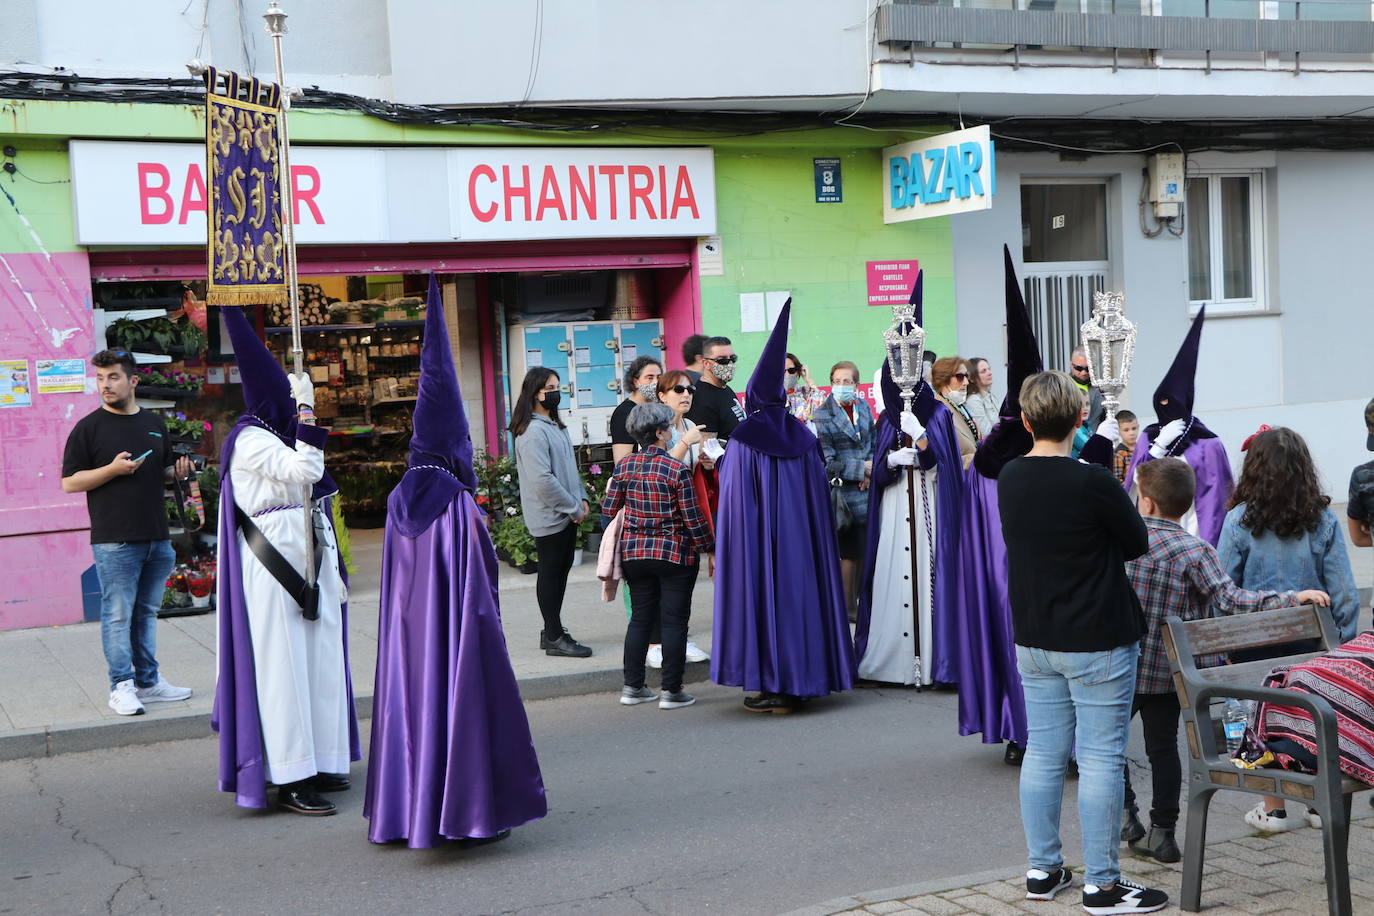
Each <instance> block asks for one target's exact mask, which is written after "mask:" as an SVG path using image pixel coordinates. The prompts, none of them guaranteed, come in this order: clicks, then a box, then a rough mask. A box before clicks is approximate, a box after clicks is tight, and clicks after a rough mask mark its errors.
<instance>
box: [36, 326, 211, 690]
mask: <svg viewBox="0 0 1374 916" xmlns="http://www.w3.org/2000/svg"><path fill="white" fill-rule="evenodd" d="M91 365H93V366H94V367H95V379H96V387H97V388H98V389H99V392H100V407H99V408H98V409H97V410H93V411H91V412H90V413H89V414H87V415H86V416H84V417H82V418H81V419H80V420H78V421H77V423H76V426H75V427H74V428H73V429H72V431H71V435H69V436H68V437H67V447H66V450H65V451H64V452H63V454H62V492H64V493H85V494H86V509H87V511H88V512H89V513H90V517H91V551H92V553H93V554H94V555H95V571H96V575H97V576H98V577H99V578H100V639H101V643H102V645H103V647H104V649H105V661H106V663H107V664H108V666H109V673H110V708H111V709H113V710H114V711H115V712H116V713H118V714H119V715H121V716H138V715H142V714H143V711H144V710H143V704H144V703H154V702H170V701H174V700H185V699H187V698H188V697H190V696H191V691H190V689H189V688H186V687H174V686H172V685H171V684H169V683H167V681H166V679H164V678H163V677H162V676H161V675H160V674H159V673H158V667H157V658H156V650H157V630H156V627H157V611H158V608H160V607H161V606H162V592H163V589H164V588H165V587H166V584H167V576H168V575H170V574H171V572H172V566H173V564H174V562H175V554H174V553H173V552H172V544H171V541H170V540H169V537H170V534H169V531H168V526H167V512H166V509H165V508H164V506H165V503H164V501H163V484H164V482H165V481H166V480H167V479H168V478H169V477H170V475H171V473H173V471H175V473H176V474H177V475H178V476H180V477H188V476H190V474H191V472H192V470H193V469H192V466H191V461H190V459H189V458H186V457H184V456H183V457H181V458H177V457H176V455H175V454H173V452H172V444H171V441H170V439H169V437H168V435H167V425H166V424H165V423H164V422H163V421H162V417H161V416H159V415H158V414H156V413H154V412H153V411H151V410H142V409H140V408H139V406H138V404H137V402H136V401H135V400H134V390H135V388H136V387H137V386H138V376H137V374H136V373H135V372H134V369H135V368H136V364H135V362H134V357H133V354H131V353H130V352H129V351H127V350H101V351H100V352H99V353H97V354H96V355H95V356H94V357H93V358H92V359H91Z"/></svg>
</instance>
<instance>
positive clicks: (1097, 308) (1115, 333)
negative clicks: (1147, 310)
mask: <svg viewBox="0 0 1374 916" xmlns="http://www.w3.org/2000/svg"><path fill="white" fill-rule="evenodd" d="M1125 299H1126V294H1125V293H1122V292H1095V293H1093V314H1092V318H1090V319H1088V320H1087V321H1085V322H1083V327H1082V329H1081V333H1082V335H1083V352H1084V353H1085V354H1086V355H1087V357H1088V378H1089V379H1090V380H1091V382H1092V385H1093V387H1094V388H1097V389H1098V390H1100V391H1101V392H1102V406H1103V408H1104V409H1105V410H1106V412H1107V419H1108V420H1114V419H1116V412H1117V409H1118V408H1119V407H1120V406H1121V392H1123V391H1125V390H1126V384H1127V382H1129V381H1130V377H1131V360H1133V359H1134V358H1135V335H1136V330H1135V325H1133V324H1131V322H1130V321H1128V320H1126V314H1125Z"/></svg>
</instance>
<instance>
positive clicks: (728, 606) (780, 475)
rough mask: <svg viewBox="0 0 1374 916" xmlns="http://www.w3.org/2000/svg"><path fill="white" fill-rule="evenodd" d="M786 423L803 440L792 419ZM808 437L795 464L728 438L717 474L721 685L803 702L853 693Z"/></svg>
mask: <svg viewBox="0 0 1374 916" xmlns="http://www.w3.org/2000/svg"><path fill="white" fill-rule="evenodd" d="M772 409H774V408H765V410H772ZM777 409H778V410H784V411H785V408H777ZM760 412H762V411H760ZM755 416H757V414H756V415H755ZM751 419H753V418H752V417H751ZM787 422H789V423H792V424H795V425H796V427H797V428H798V429H801V430H802V431H803V432H805V431H806V430H805V427H803V426H802V424H800V423H797V421H796V420H795V419H792V418H791V417H790V416H789V417H788V418H787ZM741 425H743V424H741ZM806 435H808V436H810V437H811V447H809V448H808V449H807V450H806V451H804V452H802V453H801V454H799V455H797V456H796V457H774V456H772V455H770V454H766V453H764V452H761V451H757V450H755V449H754V448H752V447H751V446H750V445H749V444H748V443H747V442H744V441H740V440H739V439H738V438H736V437H732V438H731V440H730V445H729V447H728V448H727V449H726V452H725V456H724V458H722V459H721V463H720V465H719V466H718V469H719V476H720V504H719V512H718V515H717V520H716V545H717V552H716V595H715V627H714V649H713V651H712V653H711V680H713V681H715V682H716V683H717V684H726V685H730V686H735V687H743V688H744V689H746V690H762V691H767V692H770V693H785V694H791V695H792V696H799V697H818V696H825V695H826V694H828V693H835V692H839V691H842V690H848V689H849V688H850V687H852V686H853V685H854V677H855V662H854V646H853V643H852V642H851V641H850V636H849V620H848V614H847V610H846V606H845V600H844V587H843V584H842V580H841V578H840V558H839V545H838V542H837V541H836V538H835V517H834V511H833V509H832V508H831V503H830V486H829V484H828V482H827V481H826V477H825V459H824V456H823V454H822V451H821V444H820V440H819V439H816V437H815V436H812V435H811V433H809V432H806Z"/></svg>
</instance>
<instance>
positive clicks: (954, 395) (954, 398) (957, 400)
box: [945, 389, 968, 407]
mask: <svg viewBox="0 0 1374 916" xmlns="http://www.w3.org/2000/svg"><path fill="white" fill-rule="evenodd" d="M967 397H968V392H967V391H959V390H958V389H955V390H952V391H950V392H949V393H948V394H946V395H945V400H946V401H949V402H950V403H951V404H953V405H954V406H955V407H961V406H963V403H964V399H965V398H967Z"/></svg>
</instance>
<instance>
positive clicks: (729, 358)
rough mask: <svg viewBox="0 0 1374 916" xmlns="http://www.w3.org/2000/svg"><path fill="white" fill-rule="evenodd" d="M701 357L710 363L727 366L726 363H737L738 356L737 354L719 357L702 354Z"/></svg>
mask: <svg viewBox="0 0 1374 916" xmlns="http://www.w3.org/2000/svg"><path fill="white" fill-rule="evenodd" d="M702 359H704V360H706V361H707V362H711V363H720V364H721V365H722V366H728V365H730V364H731V363H737V362H739V357H738V356H721V357H715V356H703V357H702Z"/></svg>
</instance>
